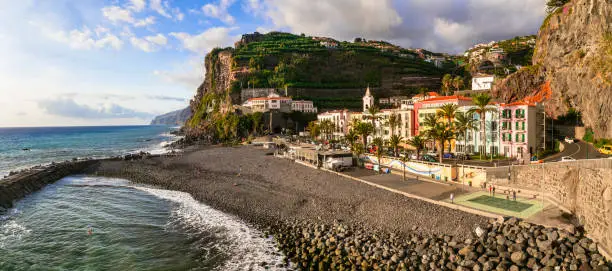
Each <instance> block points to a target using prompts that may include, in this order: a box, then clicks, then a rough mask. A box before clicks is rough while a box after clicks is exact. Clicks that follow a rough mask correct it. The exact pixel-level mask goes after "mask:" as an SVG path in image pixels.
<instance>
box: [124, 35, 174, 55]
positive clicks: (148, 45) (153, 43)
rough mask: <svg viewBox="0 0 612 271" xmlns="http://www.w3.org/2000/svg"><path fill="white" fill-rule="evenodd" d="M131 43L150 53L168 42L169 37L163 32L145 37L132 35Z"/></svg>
mask: <svg viewBox="0 0 612 271" xmlns="http://www.w3.org/2000/svg"><path fill="white" fill-rule="evenodd" d="M130 43H131V44H132V46H134V47H135V48H137V49H140V50H142V51H144V52H147V53H150V52H155V51H157V50H158V49H159V48H160V47H161V46H163V45H166V44H167V43H168V39H167V38H166V37H165V36H164V35H162V34H157V35H155V36H146V37H143V38H138V37H135V36H132V37H130Z"/></svg>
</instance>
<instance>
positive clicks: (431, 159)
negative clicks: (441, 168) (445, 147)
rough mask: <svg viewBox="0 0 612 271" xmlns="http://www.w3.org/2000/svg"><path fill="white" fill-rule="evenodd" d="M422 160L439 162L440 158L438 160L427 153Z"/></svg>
mask: <svg viewBox="0 0 612 271" xmlns="http://www.w3.org/2000/svg"><path fill="white" fill-rule="evenodd" d="M421 160H423V161H426V162H434V163H435V162H438V160H436V158H435V157H434V156H431V155H429V154H425V155H423V156H422V157H421Z"/></svg>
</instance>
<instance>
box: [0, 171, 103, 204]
mask: <svg viewBox="0 0 612 271" xmlns="http://www.w3.org/2000/svg"><path fill="white" fill-rule="evenodd" d="M98 162H99V161H98V160H85V161H74V162H63V163H55V164H52V165H49V166H46V167H41V168H32V169H28V170H25V171H23V172H20V173H17V174H14V175H11V176H8V177H6V178H4V179H0V210H1V209H8V208H11V207H12V206H13V202H14V201H15V200H19V199H21V198H23V197H25V196H27V195H28V194H30V193H33V192H36V191H38V190H40V189H42V188H43V187H45V186H46V185H47V184H50V183H53V182H56V181H58V180H59V179H61V178H64V177H66V176H68V175H72V174H78V173H81V172H83V171H84V170H85V169H86V168H87V167H90V166H92V165H94V164H96V163H98Z"/></svg>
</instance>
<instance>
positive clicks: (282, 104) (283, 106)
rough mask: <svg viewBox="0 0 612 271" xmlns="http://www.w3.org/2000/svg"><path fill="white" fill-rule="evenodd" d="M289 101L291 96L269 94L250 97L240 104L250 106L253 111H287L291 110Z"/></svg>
mask: <svg viewBox="0 0 612 271" xmlns="http://www.w3.org/2000/svg"><path fill="white" fill-rule="evenodd" d="M291 101H292V100H291V97H281V96H279V95H278V94H270V95H268V97H258V98H250V99H248V100H247V101H246V102H244V103H243V104H242V105H243V106H244V107H247V108H250V109H251V110H252V111H253V112H268V111H270V110H279V111H281V112H289V111H291Z"/></svg>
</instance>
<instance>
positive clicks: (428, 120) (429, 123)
mask: <svg viewBox="0 0 612 271" xmlns="http://www.w3.org/2000/svg"><path fill="white" fill-rule="evenodd" d="M438 119H439V118H438V116H436V114H431V115H427V116H425V119H423V126H424V127H425V129H426V130H425V135H426V136H427V137H428V138H429V139H431V140H432V141H433V148H434V149H435V148H436V138H434V137H431V136H430V134H429V133H430V131H431V129H433V128H434V127H436V125H437V124H438Z"/></svg>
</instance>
